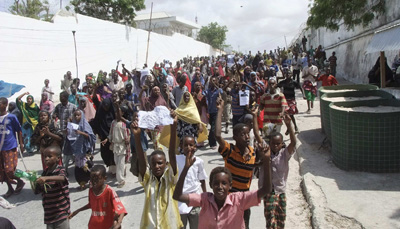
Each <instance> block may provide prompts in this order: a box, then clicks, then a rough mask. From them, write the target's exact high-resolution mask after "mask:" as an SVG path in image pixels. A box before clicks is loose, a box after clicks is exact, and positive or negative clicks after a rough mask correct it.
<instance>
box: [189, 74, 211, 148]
mask: <svg viewBox="0 0 400 229" xmlns="http://www.w3.org/2000/svg"><path fill="white" fill-rule="evenodd" d="M192 96H193V100H194V102H195V104H196V107H197V111H198V113H199V115H200V120H201V122H202V123H205V124H206V125H207V123H208V117H207V99H206V97H205V96H204V95H203V92H202V90H201V83H200V82H196V83H195V84H194V92H192ZM197 146H198V147H202V146H204V142H199V143H197Z"/></svg>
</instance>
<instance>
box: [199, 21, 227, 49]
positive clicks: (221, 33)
mask: <svg viewBox="0 0 400 229" xmlns="http://www.w3.org/2000/svg"><path fill="white" fill-rule="evenodd" d="M226 32H228V29H227V27H226V26H225V25H224V26H220V25H218V23H217V22H211V23H210V24H208V25H207V26H202V27H201V29H200V31H199V33H198V35H197V40H199V41H201V42H204V43H207V44H209V45H211V46H212V47H213V48H218V49H223V48H225V47H226V45H225V44H224V43H225V40H226Z"/></svg>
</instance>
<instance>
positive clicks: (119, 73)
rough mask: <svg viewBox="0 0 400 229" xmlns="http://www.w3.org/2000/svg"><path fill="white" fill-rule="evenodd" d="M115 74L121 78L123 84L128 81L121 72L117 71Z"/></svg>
mask: <svg viewBox="0 0 400 229" xmlns="http://www.w3.org/2000/svg"><path fill="white" fill-rule="evenodd" d="M117 73H118V75H119V76H121V78H122V82H125V81H127V80H128V76H126V75H124V74H122V73H121V72H119V71H117Z"/></svg>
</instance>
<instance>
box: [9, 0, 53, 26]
mask: <svg viewBox="0 0 400 229" xmlns="http://www.w3.org/2000/svg"><path fill="white" fill-rule="evenodd" d="M49 10H50V7H49V2H48V1H47V0H44V1H41V0H15V1H14V4H12V5H11V6H10V8H9V11H10V13H12V14H15V15H20V16H24V17H30V18H35V19H42V20H45V21H50V20H51V18H52V17H53V15H52V14H50V13H49Z"/></svg>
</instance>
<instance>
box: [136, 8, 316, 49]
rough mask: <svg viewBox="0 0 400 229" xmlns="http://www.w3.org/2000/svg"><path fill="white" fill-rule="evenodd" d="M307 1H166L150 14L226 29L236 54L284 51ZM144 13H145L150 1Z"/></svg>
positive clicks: (304, 19)
mask: <svg viewBox="0 0 400 229" xmlns="http://www.w3.org/2000/svg"><path fill="white" fill-rule="evenodd" d="M308 3H309V1H308V0H281V1H271V0H270V1H267V0H264V1H255V0H247V1H246V0H230V1H228V0H202V1H195V0H186V1H181V0H169V1H153V12H160V11H165V12H167V13H168V14H170V15H176V16H180V17H183V18H185V19H187V20H190V21H194V20H195V17H196V15H197V17H198V23H199V24H200V25H201V26H205V25H207V24H209V23H210V22H218V24H219V25H226V26H227V27H228V33H227V41H226V43H227V44H230V45H231V46H232V47H233V49H235V50H237V49H238V47H239V46H240V51H242V52H244V51H249V50H251V51H252V52H255V51H257V50H260V51H263V50H264V49H266V50H270V49H274V48H276V47H277V46H280V47H284V46H285V39H284V36H285V35H286V41H287V44H288V45H289V43H290V41H291V40H292V39H293V37H294V36H295V35H297V33H298V31H299V29H300V26H301V24H303V23H304V22H305V21H306V20H307V16H308V13H307V11H308ZM145 4H146V9H145V10H143V11H140V12H138V14H141V13H149V12H150V8H151V1H146V2H145Z"/></svg>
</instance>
